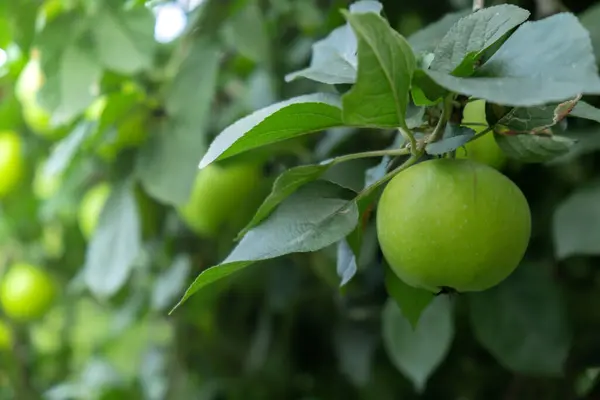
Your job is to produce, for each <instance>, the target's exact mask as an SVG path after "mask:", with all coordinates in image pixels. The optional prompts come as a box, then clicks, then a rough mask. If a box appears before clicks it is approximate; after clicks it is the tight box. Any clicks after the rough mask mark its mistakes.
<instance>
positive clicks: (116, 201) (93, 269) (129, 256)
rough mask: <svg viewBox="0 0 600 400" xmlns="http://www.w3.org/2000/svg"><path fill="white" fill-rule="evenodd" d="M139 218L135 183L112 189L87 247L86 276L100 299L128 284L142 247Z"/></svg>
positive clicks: (84, 273)
mask: <svg viewBox="0 0 600 400" xmlns="http://www.w3.org/2000/svg"><path fill="white" fill-rule="evenodd" d="M140 225H141V224H140V217H139V214H138V206H137V201H136V197H135V194H134V192H133V186H132V185H131V182H124V183H122V184H119V185H117V186H115V187H114V188H113V189H112V192H111V195H110V196H109V198H108V200H107V202H106V204H105V206H104V208H103V210H102V212H101V213H100V219H99V221H98V226H97V227H96V230H95V232H94V234H93V236H92V239H91V242H90V243H89V245H88V247H87V252H86V257H85V266H84V269H83V278H84V281H85V283H86V285H87V287H88V288H89V289H90V291H91V292H92V293H93V294H94V295H95V296H96V297H98V298H108V297H110V296H112V295H114V294H115V293H117V291H118V290H119V289H121V287H122V286H123V285H124V284H125V282H126V281H127V279H128V278H129V274H130V273H131V270H132V268H133V266H134V260H135V259H136V257H137V256H138V254H139V253H140V251H141V249H142V238H141V229H140Z"/></svg>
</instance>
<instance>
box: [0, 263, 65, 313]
mask: <svg viewBox="0 0 600 400" xmlns="http://www.w3.org/2000/svg"><path fill="white" fill-rule="evenodd" d="M55 297H56V286H55V283H54V280H53V279H52V277H51V276H50V275H49V274H48V273H47V272H46V271H44V270H43V269H41V268H39V267H37V266H35V265H32V264H28V263H22V262H21V263H16V264H13V265H12V266H11V267H10V268H9V269H8V271H7V272H6V274H5V275H4V277H3V279H2V282H0V304H2V309H3V310H4V314H5V315H6V316H7V317H9V318H11V319H13V320H15V321H21V322H25V321H31V320H35V319H37V318H40V317H41V316H43V315H44V314H45V313H46V312H47V311H48V310H49V309H50V307H51V306H52V304H53V302H54V299H55Z"/></svg>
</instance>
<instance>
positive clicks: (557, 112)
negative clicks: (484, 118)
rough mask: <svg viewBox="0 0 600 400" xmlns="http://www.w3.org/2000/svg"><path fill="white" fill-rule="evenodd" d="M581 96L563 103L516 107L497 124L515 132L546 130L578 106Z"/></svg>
mask: <svg viewBox="0 0 600 400" xmlns="http://www.w3.org/2000/svg"><path fill="white" fill-rule="evenodd" d="M579 98H580V97H579V96H578V97H576V98H575V99H571V100H567V101H565V102H563V103H552V104H546V105H543V106H536V107H515V108H513V109H511V110H510V111H509V112H508V113H507V114H506V115H504V116H503V117H502V118H500V120H498V122H497V125H501V126H503V127H505V128H508V129H509V130H510V131H512V132H515V133H529V132H532V133H535V132H540V131H543V130H546V129H547V128H550V127H552V126H554V125H556V124H557V123H559V122H560V121H562V120H563V119H564V118H565V117H566V116H567V115H569V112H571V110H572V109H573V107H576V105H575V104H577V102H578V101H579Z"/></svg>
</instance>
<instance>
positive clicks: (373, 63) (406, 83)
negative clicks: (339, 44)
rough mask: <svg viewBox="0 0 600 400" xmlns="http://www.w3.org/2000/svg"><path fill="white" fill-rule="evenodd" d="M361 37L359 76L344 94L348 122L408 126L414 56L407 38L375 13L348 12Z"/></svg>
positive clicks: (366, 124)
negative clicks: (407, 113)
mask: <svg viewBox="0 0 600 400" xmlns="http://www.w3.org/2000/svg"><path fill="white" fill-rule="evenodd" d="M345 16H346V19H347V20H348V22H349V23H350V26H351V27H352V29H353V30H354V33H355V34H356V36H357V38H358V76H357V80H356V83H355V84H354V86H353V87H352V89H350V91H349V92H347V93H346V94H344V96H343V97H342V103H343V119H344V123H346V124H348V125H360V126H373V127H381V128H396V127H403V128H406V122H405V118H406V109H407V106H408V101H409V89H410V83H411V80H412V75H413V72H414V70H415V56H414V54H413V52H412V50H411V48H410V46H409V44H408V42H407V41H406V39H404V38H403V37H402V36H401V35H400V34H399V33H397V32H396V31H394V30H393V29H392V28H391V27H390V26H389V24H388V23H387V22H386V21H385V20H384V19H383V18H381V17H380V16H378V15H377V14H374V13H366V14H349V13H346V14H345Z"/></svg>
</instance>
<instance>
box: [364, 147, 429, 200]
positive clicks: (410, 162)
mask: <svg viewBox="0 0 600 400" xmlns="http://www.w3.org/2000/svg"><path fill="white" fill-rule="evenodd" d="M422 155H423V150H420V151H419V152H418V154H416V155H415V154H413V155H411V156H410V158H409V159H408V160H406V161H404V162H403V163H402V164H401V165H400V166H398V167H397V168H395V169H393V170H391V171H390V172H388V173H387V174H385V175H384V176H383V177H382V178H381V179H379V180H378V181H376V182H375V183H373V184H372V185H371V186H369V187H368V188H365V189H364V190H363V191H362V192H360V193H359V194H358V196H356V198H355V201H357V202H358V201H360V200H362V199H364V198H365V197H368V196H369V195H370V194H371V193H373V191H374V190H375V189H377V188H378V187H379V186H381V185H383V184H384V183H386V182H387V181H389V180H390V179H392V178H393V177H394V176H396V175H397V174H399V173H400V172H402V171H404V170H405V169H407V168H408V167H410V166H412V165H413V164H414V163H416V162H417V161H418V160H419V158H421V156H422Z"/></svg>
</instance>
